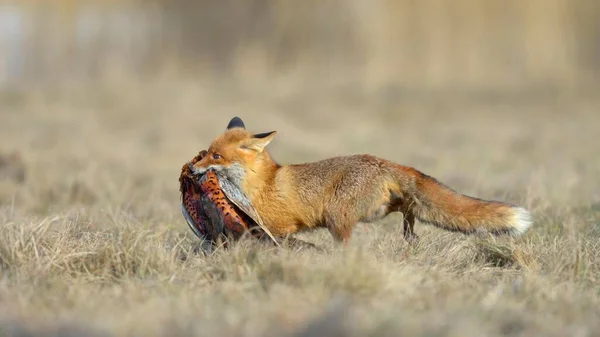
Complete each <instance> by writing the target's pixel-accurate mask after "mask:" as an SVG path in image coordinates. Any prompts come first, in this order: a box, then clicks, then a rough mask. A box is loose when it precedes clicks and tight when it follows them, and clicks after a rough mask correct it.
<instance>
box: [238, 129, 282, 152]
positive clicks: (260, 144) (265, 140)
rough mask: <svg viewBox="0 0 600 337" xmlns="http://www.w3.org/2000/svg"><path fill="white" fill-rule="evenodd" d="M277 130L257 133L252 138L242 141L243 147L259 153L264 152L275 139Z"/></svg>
mask: <svg viewBox="0 0 600 337" xmlns="http://www.w3.org/2000/svg"><path fill="white" fill-rule="evenodd" d="M276 134H277V131H271V132H265V133H257V134H255V135H253V136H252V138H250V139H248V140H246V141H245V142H244V143H242V148H243V149H247V150H254V151H256V152H258V153H261V152H263V150H264V149H265V147H266V146H267V145H269V143H270V142H271V141H272V140H273V138H274V137H275V135H276Z"/></svg>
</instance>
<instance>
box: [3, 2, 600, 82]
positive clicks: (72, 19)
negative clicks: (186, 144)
mask: <svg viewBox="0 0 600 337" xmlns="http://www.w3.org/2000/svg"><path fill="white" fill-rule="evenodd" d="M599 17H600V2H597V1H591V0H526V1H521V0H486V1H472V0H458V1H447V0H425V1H414V0H346V1H340V0H324V1H313V0H307V1H302V2H298V1H295V2H292V1H276V0H249V1H243V2H240V1H233V0H223V1H204V0H199V1H192V0H172V1H150V0H138V1H128V0H121V1H118V0H109V1H83V0H53V1H35V0H29V1H3V2H2V5H1V7H0V55H1V59H2V62H1V63H0V84H2V86H4V87H7V86H13V85H32V84H37V85H39V84H47V83H53V85H56V84H59V83H64V82H76V83H78V84H82V83H89V82H98V81H110V80H119V79H122V78H132V77H133V78H136V79H138V78H140V79H144V80H153V79H156V78H157V77H161V76H177V77H181V76H183V77H188V78H194V79H196V80H201V81H207V82H213V81H218V82H223V81H232V82H234V83H236V84H237V85H240V86H250V87H252V86H255V84H256V82H260V83H263V82H268V83H271V84H274V83H273V81H274V80H275V81H284V82H286V83H288V85H289V84H290V83H289V82H293V84H295V85H298V86H304V87H306V86H311V87H313V88H315V86H317V87H321V86H339V87H352V88H355V89H359V90H381V89H385V88H387V89H388V90H389V89H390V88H397V90H398V88H409V89H417V90H420V89H447V88H452V89H453V90H456V89H463V90H482V89H488V90H489V89H519V90H523V89H525V88H527V89H538V90H543V89H546V90H548V89H549V88H556V87H565V86H574V85H581V84H583V85H589V83H590V82H595V81H596V79H597V78H598V74H599V73H600V20H599ZM275 83H277V82H275Z"/></svg>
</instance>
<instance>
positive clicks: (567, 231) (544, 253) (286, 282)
mask: <svg viewBox="0 0 600 337" xmlns="http://www.w3.org/2000/svg"><path fill="white" fill-rule="evenodd" d="M3 95H4V96H3V98H2V99H1V100H0V104H2V106H1V107H0V110H2V114H0V140H1V141H0V151H1V153H2V154H3V158H4V160H3V161H1V163H2V164H1V165H0V179H1V183H2V188H1V189H0V202H1V204H0V225H1V226H2V234H1V235H0V272H1V276H0V322H1V323H0V336H32V335H44V336H47V335H57V336H59V335H60V336H66V335H68V336H83V335H86V336H90V335H91V336H95V335H98V336H125V335H138V336H163V335H170V336H191V335H196V336H211V335H212V336H214V335H217V336H233V335H236V336H269V335H273V336H281V335H289V336H310V335H329V336H360V335H373V336H387V335H405V334H409V335H412V336H461V337H468V336H482V335H488V336H500V335H502V336H507V335H508V336H539V335H544V336H592V335H595V333H596V331H598V329H600V323H598V319H597V318H598V317H599V316H600V293H599V292H598V282H599V281H600V279H599V278H600V267H599V265H598V259H599V258H600V230H599V228H600V227H599V221H600V208H599V206H598V205H600V194H599V193H598V190H599V189H598V187H599V186H600V184H599V182H600V181H599V180H598V177H599V176H600V168H599V167H600V166H599V161H598V157H597V154H598V153H600V152H599V151H600V142H598V141H597V130H598V128H599V127H600V116H599V115H598V114H597V110H598V109H599V108H600V101H599V100H598V99H590V98H586V97H581V96H572V95H559V96H548V97H543V98H542V99H528V100H520V101H519V100H516V99H514V98H511V97H508V98H507V97H499V98H497V100H495V101H493V100H491V99H489V97H488V98H485V97H471V96H457V95H452V96H445V95H440V96H436V97H437V98H427V99H419V98H412V99H395V100H390V99H389V96H384V95H378V94H373V95H360V94H356V93H351V94H340V93H339V92H321V93H319V94H317V93H314V92H313V93H308V94H307V93H305V92H302V91H297V92H295V93H294V94H289V95H284V94H277V93H273V92H272V91H268V90H267V88H265V90H261V89H260V88H255V90H254V92H252V94H245V93H244V92H239V93H236V94H233V93H231V92H223V91H221V90H220V89H218V88H216V89H215V88H210V87H204V86H198V85H195V84H193V83H184V82H181V83H170V84H169V85H165V84H164V83H161V82H157V83H146V84H137V85H136V86H135V87H126V86H122V87H110V88H98V89H94V90H92V89H90V88H69V89H64V90H55V91H45V92H39V93H32V92H27V93H23V94H19V93H16V92H13V93H11V94H9V93H4V94H3ZM525 96H526V95H525ZM386 97H387V99H384V98H386ZM394 97H402V96H400V93H397V95H395V96H394ZM368 114H373V115H372V116H369V117H368ZM232 115H240V116H242V117H243V118H244V119H245V120H246V122H247V125H248V127H249V128H251V129H253V130H256V131H268V130H272V129H276V130H278V131H279V132H280V133H279V136H278V138H277V139H276V140H275V141H274V142H273V143H272V153H273V155H274V156H275V157H276V158H277V159H279V160H280V161H281V162H298V161H304V160H316V159H320V158H324V157H327V156H332V155H338V154H346V153H360V152H370V153H374V154H377V155H381V156H384V157H386V158H389V159H392V160H395V161H397V162H400V163H403V164H407V165H413V166H416V167H417V168H419V169H421V170H423V171H424V172H426V173H428V174H431V175H433V176H436V177H438V178H439V179H441V180H442V181H444V182H446V183H448V184H449V185H451V186H453V187H454V188H456V189H457V190H459V191H461V192H464V193H468V194H473V195H477V196H479V197H483V198H498V199H503V200H507V201H511V202H515V203H518V204H521V205H523V206H525V207H528V208H529V209H531V211H532V212H533V215H534V219H535V226H534V227H533V228H532V230H531V231H530V232H528V233H527V235H525V236H524V237H522V238H518V239H509V238H485V237H483V238H482V237H466V236H462V235H460V234H454V233H447V232H443V231H441V230H438V229H435V228H431V227H428V226H422V225H421V226H417V231H418V233H419V234H420V235H421V237H422V240H421V242H420V244H419V245H418V246H415V247H411V246H408V245H407V244H406V243H405V242H404V240H403V239H402V236H401V226H400V221H401V216H391V217H389V218H388V219H385V220H384V221H382V222H381V223H379V224H374V225H369V226H366V225H359V226H358V227H357V230H356V231H355V235H354V241H353V243H352V245H351V247H350V248H349V249H347V250H345V251H342V250H339V249H338V248H336V247H335V246H333V245H332V242H331V239H330V237H329V234H328V233H327V232H324V231H321V232H316V233H311V234H306V235H302V236H301V237H302V238H303V239H306V240H308V241H311V242H314V243H318V244H319V245H321V246H323V247H325V248H327V252H317V251H312V250H302V251H292V250H276V249H273V248H270V247H266V246H262V245H259V244H257V243H252V242H240V243H239V244H236V245H234V247H233V248H231V249H230V250H229V251H222V250H219V251H216V252H215V253H214V254H212V255H209V256H206V255H203V254H202V253H199V252H198V251H197V249H196V248H197V245H198V243H197V240H196V238H195V237H194V236H193V234H192V233H191V231H189V229H188V228H187V226H186V224H185V222H184V220H183V217H182V216H181V214H180V213H179V205H178V202H179V196H178V191H177V189H178V185H177V177H178V174H179V169H180V167H181V164H182V163H183V162H184V161H187V160H189V159H190V158H191V157H193V155H194V154H195V153H196V152H197V151H198V150H199V149H201V148H204V147H206V146H207V144H208V142H209V141H210V139H211V138H212V137H214V136H215V135H216V134H217V133H218V132H220V130H221V129H222V128H223V127H224V126H225V124H226V123H227V121H228V120H229V118H230V117H231V116H232ZM14 151H17V152H19V153H20V155H21V157H20V158H18V157H10V156H9V154H10V153H12V152H14Z"/></svg>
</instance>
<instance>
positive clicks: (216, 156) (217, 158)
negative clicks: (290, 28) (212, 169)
mask: <svg viewBox="0 0 600 337" xmlns="http://www.w3.org/2000/svg"><path fill="white" fill-rule="evenodd" d="M212 157H213V159H214V160H219V159H221V158H222V157H221V155H220V154H218V153H213V155H212Z"/></svg>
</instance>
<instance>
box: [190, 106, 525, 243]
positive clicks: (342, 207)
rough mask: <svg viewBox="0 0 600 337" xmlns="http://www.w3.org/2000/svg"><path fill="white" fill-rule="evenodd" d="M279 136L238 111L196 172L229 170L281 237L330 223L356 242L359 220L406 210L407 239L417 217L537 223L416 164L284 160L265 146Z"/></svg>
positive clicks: (463, 225)
mask: <svg viewBox="0 0 600 337" xmlns="http://www.w3.org/2000/svg"><path fill="white" fill-rule="evenodd" d="M275 134H276V132H275V131H273V132H270V133H264V134H259V135H253V134H252V133H250V132H249V131H247V130H246V129H245V126H244V124H243V122H242V121H241V119H239V118H237V117H235V118H234V119H232V121H231V122H230V124H229V125H228V128H227V129H226V131H225V132H224V133H223V134H222V135H220V136H219V137H217V138H216V139H215V140H214V141H213V142H212V144H211V145H210V147H209V148H208V153H207V155H206V156H205V157H204V158H202V160H200V161H198V162H197V163H196V164H195V165H194V170H195V171H196V172H197V173H201V172H204V171H205V170H206V169H209V168H213V169H215V170H225V171H226V173H227V175H228V177H231V178H232V179H231V180H232V181H233V182H234V183H236V184H237V185H238V187H239V188H240V189H241V190H242V191H243V192H244V193H245V194H246V195H247V196H248V198H249V199H250V201H251V202H252V204H253V205H254V207H255V208H256V210H257V211H258V213H259V214H260V216H261V217H262V219H263V221H264V223H265V225H266V226H267V227H268V228H269V230H270V231H271V232H272V233H273V234H274V235H276V236H285V235H287V234H293V233H297V232H300V231H305V230H311V229H315V228H319V227H324V228H327V229H329V231H330V233H331V234H332V236H333V237H334V238H335V240H337V241H341V242H348V240H349V239H350V237H351V235H352V230H353V228H354V227H355V225H356V223H358V222H372V221H376V220H379V219H381V218H383V217H385V216H386V215H388V214H390V213H392V212H402V213H403V215H404V236H405V238H406V239H411V238H414V237H416V235H415V234H414V229H413V226H414V222H415V219H419V220H420V221H422V222H426V223H430V224H433V225H436V226H438V227H441V228H444V229H447V230H451V231H459V232H463V233H473V232H476V231H487V232H490V233H494V234H500V233H509V234H515V235H518V234H521V233H523V232H524V231H526V230H527V228H528V227H529V226H530V225H531V220H530V216H529V213H528V212H527V211H526V210H524V209H523V208H520V207H517V206H514V205H510V204H507V203H503V202H499V201H486V200H481V199H477V198H473V197H469V196H466V195H463V194H460V193H457V192H455V191H453V190H452V189H450V188H449V187H447V186H445V185H444V184H442V183H440V182H439V181H437V180H436V179H434V178H432V177H429V176H427V175H425V174H423V173H421V172H419V171H418V170H416V169H414V168H411V167H407V166H402V165H399V164H396V163H393V162H391V161H388V160H385V159H382V158H377V157H375V156H371V155H353V156H341V157H333V158H328V159H324V160H320V161H316V162H311V163H303V164H291V165H279V164H277V163H276V162H275V161H273V160H272V158H271V157H270V155H269V153H268V151H267V150H266V149H265V147H266V146H267V145H268V144H269V143H270V142H271V140H272V139H273V138H274V136H275Z"/></svg>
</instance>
